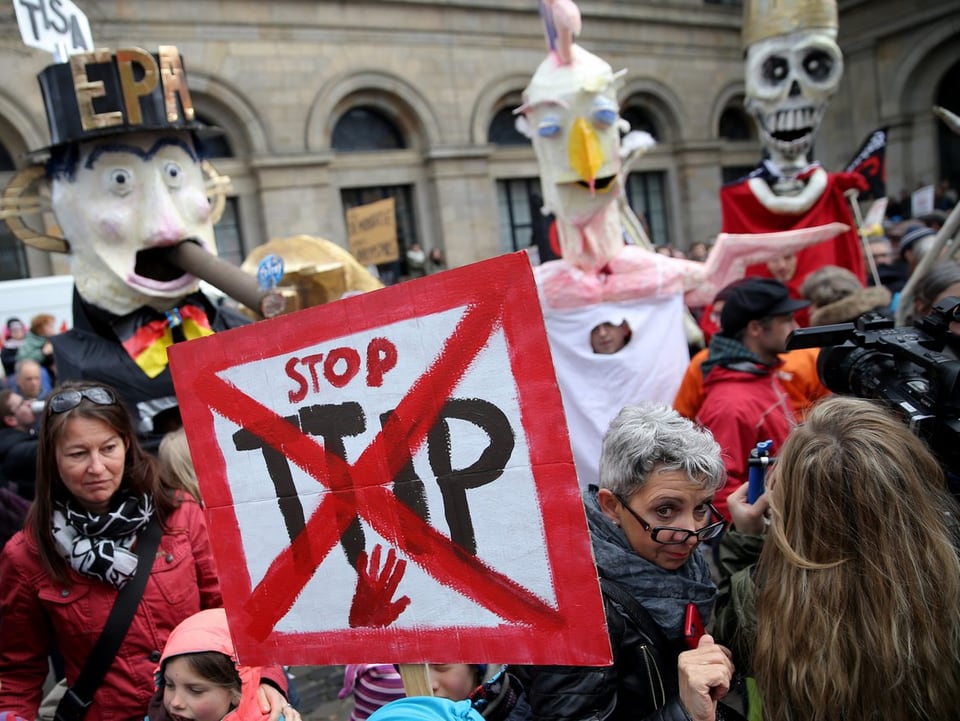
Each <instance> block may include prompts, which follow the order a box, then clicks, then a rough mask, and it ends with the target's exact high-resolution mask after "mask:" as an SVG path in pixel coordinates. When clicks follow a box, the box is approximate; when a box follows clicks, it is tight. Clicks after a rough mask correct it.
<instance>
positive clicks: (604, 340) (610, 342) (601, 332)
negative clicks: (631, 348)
mask: <svg viewBox="0 0 960 721" xmlns="http://www.w3.org/2000/svg"><path fill="white" fill-rule="evenodd" d="M628 340H630V326H629V325H628V324H627V321H623V322H622V323H620V325H614V324H613V323H600V324H599V325H597V326H595V327H594V328H593V329H592V330H591V331H590V347H591V348H593V352H594V353H599V354H600V355H611V354H613V353H616V352H617V351H619V350H620V349H621V348H623V347H624V346H625V345H626V344H627V341H628Z"/></svg>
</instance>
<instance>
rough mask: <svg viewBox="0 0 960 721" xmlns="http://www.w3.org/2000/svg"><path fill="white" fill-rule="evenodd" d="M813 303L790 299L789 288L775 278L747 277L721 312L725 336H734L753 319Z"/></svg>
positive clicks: (735, 289)
mask: <svg viewBox="0 0 960 721" xmlns="http://www.w3.org/2000/svg"><path fill="white" fill-rule="evenodd" d="M808 305H810V301H807V300H796V299H794V298H791V297H790V291H789V290H787V286H785V285H784V284H783V283H781V282H780V281H779V280H774V279H772V278H747V279H746V280H744V281H743V282H742V283H739V284H738V285H736V286H734V287H733V288H732V289H731V291H730V294H729V295H728V296H727V299H726V302H725V303H724V304H723V310H722V311H721V312H720V327H721V328H722V329H723V335H725V336H727V337H733V336H735V335H736V334H737V333H739V332H740V331H741V330H743V329H744V328H746V327H747V323H749V322H750V321H752V320H760V319H762V318H767V317H769V316H774V315H786V314H787V313H793V312H794V311H797V310H800V309H801V308H806V307H807V306H808Z"/></svg>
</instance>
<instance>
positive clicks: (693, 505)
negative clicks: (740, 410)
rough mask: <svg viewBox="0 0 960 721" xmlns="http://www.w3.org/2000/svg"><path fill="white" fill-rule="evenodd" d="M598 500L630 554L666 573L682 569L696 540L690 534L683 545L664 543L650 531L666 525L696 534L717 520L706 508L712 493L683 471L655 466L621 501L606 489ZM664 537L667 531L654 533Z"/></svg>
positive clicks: (602, 489) (667, 534) (697, 542)
mask: <svg viewBox="0 0 960 721" xmlns="http://www.w3.org/2000/svg"><path fill="white" fill-rule="evenodd" d="M598 499H599V501H600V508H601V509H602V510H603V512H604V514H605V515H606V516H607V517H608V518H610V519H611V520H612V521H613V522H614V523H616V524H617V525H618V526H620V528H622V529H623V533H624V535H625V536H626V537H627V542H628V543H629V544H630V547H631V548H632V549H633V550H634V552H635V553H636V554H637V555H638V556H640V557H641V558H643V559H646V560H647V561H650V563H653V564H655V565H657V566H659V567H660V568H664V569H666V570H668V571H674V570H676V569H678V568H680V567H681V566H683V565H684V564H685V563H686V562H687V560H688V559H689V558H690V554H692V553H693V551H694V549H695V548H696V547H697V545H698V544H699V543H700V541H699V540H698V539H697V537H696V536H694V535H690V537H689V538H687V539H686V541H684V542H683V543H671V544H665V543H661V542H660V541H655V540H653V535H652V533H651V529H656V528H658V527H662V526H667V527H670V528H678V529H684V530H690V531H698V530H700V529H702V528H704V527H706V526H708V525H711V524H712V523H714V522H716V521H719V520H720V519H718V518H715V517H714V514H713V513H712V512H711V510H710V508H709V506H708V504H709V503H710V502H711V501H712V500H713V491H707V490H704V489H703V487H702V486H701V484H699V483H696V482H694V481H692V480H691V479H690V477H689V476H687V474H686V473H684V472H683V471H680V470H667V469H665V468H662V467H659V466H658V467H656V468H654V469H653V470H652V471H651V472H650V474H649V476H648V477H647V481H646V483H644V485H643V486H641V488H640V490H638V491H636V492H635V493H633V495H631V496H630V497H629V498H624V499H623V502H621V501H620V499H618V498H617V497H616V496H615V495H614V494H613V493H612V492H611V491H610V490H609V489H606V488H601V489H600V491H599V495H598ZM624 504H626V505H624ZM644 523H645V524H647V526H648V527H649V528H647V527H644ZM667 536H669V532H667V531H662V530H661V531H659V532H658V534H657V538H658V539H662V538H664V537H667ZM668 540H669V539H668Z"/></svg>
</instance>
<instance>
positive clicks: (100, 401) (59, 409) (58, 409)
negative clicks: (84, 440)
mask: <svg viewBox="0 0 960 721" xmlns="http://www.w3.org/2000/svg"><path fill="white" fill-rule="evenodd" d="M84 398H86V399H87V400H88V401H92V402H93V403H96V404H97V405H98V406H112V405H113V404H114V403H116V402H117V399H116V398H114V397H113V393H111V392H110V391H108V390H107V389H106V388H102V387H100V386H95V387H93V388H84V389H83V390H75V389H73V388H70V389H68V390H65V391H60V392H59V393H57V394H56V395H55V396H53V397H52V398H51V399H50V400H49V401H47V404H48V405H49V406H50V410H51V411H52V412H53V413H63V412H65V411H69V410H72V409H74V408H76V407H77V406H78V405H80V401H82V400H83V399H84Z"/></svg>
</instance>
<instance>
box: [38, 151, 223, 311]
mask: <svg viewBox="0 0 960 721" xmlns="http://www.w3.org/2000/svg"><path fill="white" fill-rule="evenodd" d="M67 175H68V174H67V173H62V174H60V175H59V176H58V177H56V178H54V181H53V189H52V201H53V210H54V213H55V214H56V216H57V221H58V222H59V224H60V226H61V228H62V229H63V232H64V235H65V237H66V238H67V240H68V241H69V243H70V248H71V253H72V255H73V263H74V268H73V273H74V276H75V277H76V283H77V289H78V291H79V292H80V295H81V296H82V297H83V298H84V299H85V300H87V301H88V302H91V303H93V304H94V305H96V306H98V307H101V308H105V309H106V310H109V311H110V312H112V313H117V314H124V313H128V312H130V311H132V310H134V309H136V308H138V307H140V306H143V305H150V306H153V307H156V308H158V309H160V310H166V309H168V308H170V307H173V306H174V305H176V303H177V301H178V300H179V299H181V298H182V297H183V296H185V295H188V294H189V293H192V292H193V291H195V290H197V288H198V285H199V282H198V280H197V278H195V277H194V276H192V275H190V274H187V273H185V272H184V271H183V270H181V269H180V268H178V267H176V266H174V265H172V264H170V263H168V262H167V261H166V260H165V259H164V257H163V252H162V251H163V250H164V249H166V248H169V247H171V246H174V245H177V244H179V243H182V242H187V241H188V242H194V243H198V244H199V245H200V246H202V247H203V248H204V249H205V250H207V251H208V252H210V253H216V244H215V241H214V234H213V225H212V223H211V222H210V210H211V209H210V202H209V200H208V198H207V192H206V188H205V181H204V176H203V172H202V169H201V161H200V158H199V157H198V155H197V152H196V150H195V148H194V144H193V140H192V138H191V136H190V134H189V133H186V132H144V133H129V134H125V135H118V136H111V137H108V138H103V139H101V140H97V141H91V142H87V143H81V144H80V146H79V156H78V160H77V163H76V166H75V168H74V169H73V176H72V178H71V177H67Z"/></svg>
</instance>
